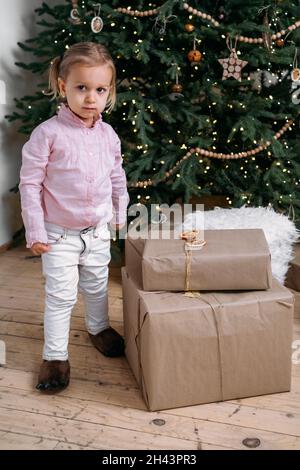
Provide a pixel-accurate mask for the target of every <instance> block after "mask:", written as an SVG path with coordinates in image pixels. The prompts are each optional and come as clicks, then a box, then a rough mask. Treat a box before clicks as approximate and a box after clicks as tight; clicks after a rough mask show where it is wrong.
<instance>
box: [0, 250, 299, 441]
mask: <svg viewBox="0 0 300 470" xmlns="http://www.w3.org/2000/svg"><path fill="white" fill-rule="evenodd" d="M43 284H44V281H43V277H42V273H41V261H40V259H39V258H36V257H31V256H30V252H29V251H28V250H26V249H24V248H23V247H20V248H17V249H13V250H9V251H7V252H5V253H3V254H0V333H1V335H0V339H1V340H3V341H5V344H6V354H7V358H6V365H5V366H3V367H0V448H1V449H106V450H107V449H109V450H113V449H154V450H159V449H180V450H182V449H184V450H185V449H190V450H196V449H198V450H200V449H203V450H205V449H244V450H246V449H248V448H249V447H247V445H245V444H247V442H249V441H247V439H250V444H251V442H252V443H253V442H260V444H259V446H258V447H257V449H300V364H294V365H293V384H292V391H291V392H289V393H280V394H273V395H267V396H260V397H254V398H247V399H243V400H232V401H228V402H223V403H212V404H208V405H199V406H192V407H185V408H179V409H172V410H168V411H163V412H149V411H147V410H146V408H145V405H144V403H143V400H142V398H141V395H140V392H139V390H138V388H137V385H136V382H135V380H134V377H133V375H132V373H131V371H130V369H129V366H128V364H127V362H126V359H125V358H115V359H111V358H105V357H104V356H102V355H101V354H99V353H98V352H97V351H96V350H95V349H94V348H93V347H92V346H91V344H90V342H89V340H88V336H87V333H86V330H85V326H84V319H83V313H82V312H83V304H82V300H81V299H80V298H79V300H78V303H77V305H76V307H75V309H74V312H73V317H72V325H71V333H70V362H71V367H72V371H71V374H72V375H71V383H70V386H69V387H68V388H67V389H66V390H65V391H63V392H61V393H60V394H58V395H43V394H41V393H40V392H38V391H37V390H35V388H34V385H35V383H36V377H37V373H38V370H39V365H40V362H41V354H42V345H43V340H42V337H43V327H42V321H43V306H44V292H43V290H44V286H43ZM109 301H110V319H111V324H112V326H113V327H115V328H116V329H117V330H118V331H119V332H120V333H123V324H122V291H121V280H120V271H119V270H118V269H116V268H113V269H112V270H111V276H110V290H109ZM294 336H295V339H298V340H300V320H299V319H295V328H294ZM299 350H300V342H299ZM298 359H300V353H299V355H298ZM298 362H300V360H299V361H298ZM245 439H246V441H245ZM251 439H252V440H251ZM253 439H259V441H253Z"/></svg>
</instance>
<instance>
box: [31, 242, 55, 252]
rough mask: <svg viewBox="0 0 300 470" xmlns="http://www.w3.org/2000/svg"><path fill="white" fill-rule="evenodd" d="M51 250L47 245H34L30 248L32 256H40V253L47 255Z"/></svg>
mask: <svg viewBox="0 0 300 470" xmlns="http://www.w3.org/2000/svg"><path fill="white" fill-rule="evenodd" d="M50 250H51V247H50V245H48V244H47V243H39V242H38V243H34V244H33V245H32V247H31V248H30V251H31V252H32V253H33V254H34V255H41V254H42V253H47V252H48V251H50Z"/></svg>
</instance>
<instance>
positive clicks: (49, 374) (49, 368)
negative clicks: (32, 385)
mask: <svg viewBox="0 0 300 470" xmlns="http://www.w3.org/2000/svg"><path fill="white" fill-rule="evenodd" d="M69 382H70V363H69V361H46V360H44V361H43V362H42V364H41V368H40V373H39V377H38V383H37V385H36V388H37V389H38V390H41V391H56V392H58V391H60V390H62V389H64V388H66V387H67V386H68V385H69Z"/></svg>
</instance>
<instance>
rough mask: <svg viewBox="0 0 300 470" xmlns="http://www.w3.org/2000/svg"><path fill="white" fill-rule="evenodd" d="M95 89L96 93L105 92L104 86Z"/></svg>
mask: <svg viewBox="0 0 300 470" xmlns="http://www.w3.org/2000/svg"><path fill="white" fill-rule="evenodd" d="M97 91H98V93H105V92H106V88H101V87H100V88H97Z"/></svg>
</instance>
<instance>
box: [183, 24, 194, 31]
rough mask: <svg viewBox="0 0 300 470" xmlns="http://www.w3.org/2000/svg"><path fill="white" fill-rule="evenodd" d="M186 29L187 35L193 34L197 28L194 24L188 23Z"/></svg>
mask: <svg viewBox="0 0 300 470" xmlns="http://www.w3.org/2000/svg"><path fill="white" fill-rule="evenodd" d="M184 29H185V31H186V32H187V33H192V32H193V31H194V29H195V26H194V25H193V24H191V23H186V24H185V25H184Z"/></svg>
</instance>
